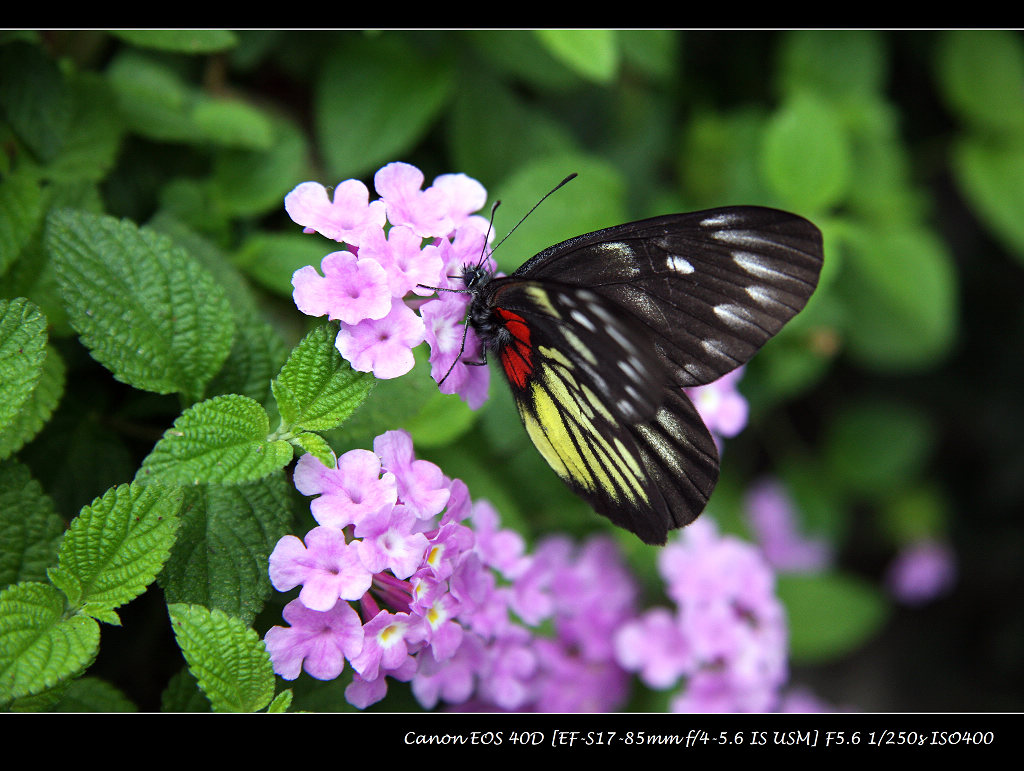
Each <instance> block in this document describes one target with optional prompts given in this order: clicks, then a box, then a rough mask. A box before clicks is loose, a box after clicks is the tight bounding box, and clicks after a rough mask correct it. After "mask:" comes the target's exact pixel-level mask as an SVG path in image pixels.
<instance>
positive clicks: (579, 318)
mask: <svg viewBox="0 0 1024 771" xmlns="http://www.w3.org/2000/svg"><path fill="white" fill-rule="evenodd" d="M569 316H571V317H572V320H573V321H575V322H576V323H577V324H579V325H580V326H581V327H586V328H587V329H589V330H590V331H591V332H596V331H597V327H595V326H594V322H592V321H591V320H590V317H589V316H587V314H585V313H581V312H580V311H578V310H574V311H572V312H570V313H569Z"/></svg>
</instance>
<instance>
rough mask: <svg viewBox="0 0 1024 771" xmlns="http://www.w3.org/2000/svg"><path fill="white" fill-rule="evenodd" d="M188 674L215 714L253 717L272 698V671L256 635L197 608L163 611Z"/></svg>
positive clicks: (172, 607) (177, 607)
mask: <svg viewBox="0 0 1024 771" xmlns="http://www.w3.org/2000/svg"><path fill="white" fill-rule="evenodd" d="M168 612H169V613H170V617H171V625H172V627H173V629H174V636H175V637H176V638H177V640H178V646H179V647H180V648H181V652H182V653H183V654H184V655H185V660H186V661H187V662H188V667H189V670H190V671H191V672H192V674H193V675H195V678H196V680H198V681H199V687H200V688H202V689H203V693H205V694H206V696H207V698H208V699H209V700H210V703H211V704H212V705H213V709H214V711H215V712H256V711H258V710H261V709H263V708H264V707H266V706H267V704H269V703H270V700H271V699H272V698H273V697H274V670H273V668H272V667H271V664H270V656H268V655H267V651H266V649H265V648H264V647H263V641H262V640H260V638H259V636H257V634H256V632H254V631H253V630H252V629H249V628H248V627H247V626H246V625H245V623H244V622H242V621H241V620H240V619H237V618H233V617H231V616H229V615H227V614H226V613H223V612H221V611H219V610H208V609H207V608H204V607H202V606H201V605H183V604H172V605H170V606H168Z"/></svg>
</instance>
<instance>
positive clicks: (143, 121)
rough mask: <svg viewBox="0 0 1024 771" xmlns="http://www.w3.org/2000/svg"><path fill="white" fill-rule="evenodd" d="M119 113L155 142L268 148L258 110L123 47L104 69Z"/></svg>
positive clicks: (267, 125)
mask: <svg viewBox="0 0 1024 771" xmlns="http://www.w3.org/2000/svg"><path fill="white" fill-rule="evenodd" d="M106 74H107V79H108V81H109V83H110V86H111V89H112V90H113V91H114V93H115V94H116V95H117V101H118V105H119V112H120V113H121V114H122V115H123V117H124V119H125V122H126V123H127V126H128V127H129V129H131V130H132V131H134V132H136V133H138V134H141V135H143V136H145V137H148V138H150V139H154V140H157V141H160V142H187V143H196V144H206V143H216V144H221V145H225V146H228V147H241V148H246V149H250V150H252V149H263V150H265V149H268V148H269V147H270V145H271V140H272V137H273V130H272V128H271V120H270V119H269V118H268V117H267V116H266V114H265V113H263V112H262V111H261V110H259V109H257V108H255V107H252V106H251V105H247V104H245V103H242V102H239V101H238V100H237V99H234V98H212V97H211V96H209V94H208V93H207V92H205V91H202V90H200V89H199V88H196V87H194V86H192V85H191V84H190V83H188V82H186V81H185V80H184V79H182V77H181V76H180V75H179V74H178V73H177V72H176V71H175V70H174V69H173V68H171V67H170V66H169V65H166V64H164V63H162V62H161V61H159V60H158V59H156V58H155V57H151V56H147V55H145V54H142V53H140V52H138V51H135V50H130V49H126V50H124V51H122V52H120V53H119V54H117V55H116V56H115V58H114V60H113V61H112V62H111V64H110V66H109V67H108V68H107V73H106Z"/></svg>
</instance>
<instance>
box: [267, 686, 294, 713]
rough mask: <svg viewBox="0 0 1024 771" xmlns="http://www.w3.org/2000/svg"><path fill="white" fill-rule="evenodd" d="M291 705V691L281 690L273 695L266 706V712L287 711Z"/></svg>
mask: <svg viewBox="0 0 1024 771" xmlns="http://www.w3.org/2000/svg"><path fill="white" fill-rule="evenodd" d="M291 705H292V692H291V689H290V688H289V689H288V690H285V691H281V693H279V694H277V696H275V697H274V700H273V701H272V702H270V706H269V707H267V712H287V711H288V708H289V707H290V706H291Z"/></svg>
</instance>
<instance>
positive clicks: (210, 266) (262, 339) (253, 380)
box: [150, 215, 288, 403]
mask: <svg viewBox="0 0 1024 771" xmlns="http://www.w3.org/2000/svg"><path fill="white" fill-rule="evenodd" d="M150 225H151V226H152V227H154V228H156V229H157V230H159V231H161V232H162V233H166V234H167V235H169V236H171V238H173V239H174V242H175V243H176V244H178V245H179V246H181V247H183V248H184V249H186V250H187V251H188V253H189V254H190V255H192V256H194V257H195V258H196V259H197V260H198V261H199V262H200V263H201V264H202V265H203V267H205V268H206V269H207V270H208V271H210V273H211V274H212V275H213V277H214V278H215V279H216V281H217V283H218V284H220V286H222V287H223V288H224V293H225V295H226V296H227V298H228V301H229V302H230V304H231V307H232V312H233V315H234V318H235V322H236V323H235V327H236V328H235V339H234V342H233V343H232V346H231V351H230V353H229V354H228V357H227V359H225V361H224V364H223V366H222V367H221V370H220V372H219V373H217V375H216V377H214V378H213V380H211V381H210V382H209V383H208V384H207V388H206V393H207V394H208V395H210V396H214V395H218V394H228V393H236V394H242V395H243V396H248V397H250V398H252V399H255V400H256V401H258V402H260V403H264V402H266V401H267V400H268V399H269V398H270V381H271V380H272V379H273V378H274V375H276V374H277V373H278V371H279V370H280V369H281V364H282V363H283V362H284V360H285V357H286V356H287V354H288V349H287V346H286V345H285V342H284V340H283V339H282V337H281V334H280V332H278V331H277V330H276V329H275V328H274V327H273V326H271V325H270V324H269V323H268V322H267V321H266V320H265V319H264V318H263V316H262V315H261V311H260V299H258V298H257V296H256V293H255V292H254V291H253V289H252V287H251V286H250V285H249V283H248V282H247V281H246V280H245V278H244V277H243V276H242V275H241V273H240V272H239V271H238V270H237V269H236V268H235V267H234V266H232V265H231V263H230V262H229V261H228V259H227V256H226V255H225V254H224V252H222V251H221V250H220V249H218V248H217V247H216V246H215V245H214V244H213V243H211V242H210V241H209V240H208V239H206V238H203V237H202V236H200V235H199V234H197V233H196V232H195V231H193V230H192V229H190V228H189V227H187V226H185V225H184V224H182V223H181V222H178V221H177V220H175V219H173V218H172V217H164V216H159V215H158V216H157V217H154V218H153V220H151V221H150Z"/></svg>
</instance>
